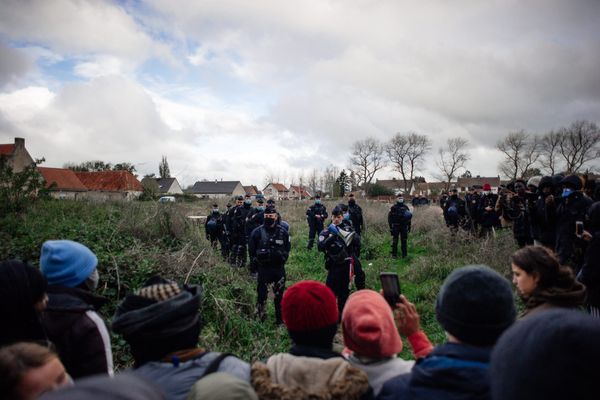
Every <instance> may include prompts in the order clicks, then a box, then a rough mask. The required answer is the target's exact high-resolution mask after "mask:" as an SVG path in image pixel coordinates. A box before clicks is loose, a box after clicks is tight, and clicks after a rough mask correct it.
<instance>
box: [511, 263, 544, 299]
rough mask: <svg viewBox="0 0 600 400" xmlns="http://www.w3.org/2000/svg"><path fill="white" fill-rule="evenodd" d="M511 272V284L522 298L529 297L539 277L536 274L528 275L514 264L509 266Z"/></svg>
mask: <svg viewBox="0 0 600 400" xmlns="http://www.w3.org/2000/svg"><path fill="white" fill-rule="evenodd" d="M511 268H512V272H513V283H514V284H515V286H516V287H517V290H518V291H519V293H521V295H522V296H529V295H531V293H533V291H534V290H535V288H536V287H537V284H538V281H539V276H538V274H537V273H536V272H533V273H532V274H528V273H527V272H525V271H524V270H522V269H521V268H519V267H518V266H517V265H515V264H514V263H513V264H512V265H511Z"/></svg>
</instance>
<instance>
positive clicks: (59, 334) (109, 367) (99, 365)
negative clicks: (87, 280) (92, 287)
mask: <svg viewBox="0 0 600 400" xmlns="http://www.w3.org/2000/svg"><path fill="white" fill-rule="evenodd" d="M48 299H49V300H48V307H47V308H46V310H45V312H44V314H43V317H42V323H43V325H44V328H45V329H46V333H47V335H48V338H49V339H50V341H52V342H53V343H54V344H55V345H56V348H57V350H58V355H59V356H60V360H61V361H62V363H63V364H64V366H65V368H66V370H67V372H68V373H69V374H70V375H71V376H72V377H73V378H81V377H84V376H89V375H95V374H109V375H112V374H113V359H112V350H111V345H110V335H109V333H108V329H107V328H106V324H105V323H104V321H103V320H102V318H101V317H100V316H99V315H98V313H96V311H95V310H98V309H99V308H100V307H101V306H102V305H103V304H105V303H106V301H107V299H106V298H104V297H100V296H97V295H94V294H93V293H90V292H88V291H86V290H83V289H79V288H68V287H63V286H48Z"/></svg>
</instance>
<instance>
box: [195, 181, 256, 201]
mask: <svg viewBox="0 0 600 400" xmlns="http://www.w3.org/2000/svg"><path fill="white" fill-rule="evenodd" d="M188 193H189V194H193V195H194V196H196V197H199V198H202V199H219V198H228V197H236V196H244V195H245V194H246V191H245V190H244V186H242V183H241V182H240V181H216V180H215V181H198V182H196V183H194V186H193V187H192V188H191V189H190V190H188Z"/></svg>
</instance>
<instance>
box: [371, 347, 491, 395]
mask: <svg viewBox="0 0 600 400" xmlns="http://www.w3.org/2000/svg"><path fill="white" fill-rule="evenodd" d="M491 351H492V348H491V347H486V348H483V347H473V346H468V345H463V344H457V343H446V344H444V345H441V346H438V347H436V348H435V349H434V350H433V351H432V352H431V353H430V354H429V356H427V357H425V358H423V359H421V360H419V361H417V363H416V364H415V366H414V367H413V369H412V371H411V373H410V374H404V375H400V376H397V377H395V378H392V379H391V380H389V381H388V382H386V383H385V384H384V385H383V389H381V392H380V394H379V396H378V397H377V398H378V399H382V400H390V399H398V400H405V399H406V400H413V399H418V400H429V399H431V400H459V399H482V400H483V399H491V393H490V376H489V372H488V368H489V362H490V354H491Z"/></svg>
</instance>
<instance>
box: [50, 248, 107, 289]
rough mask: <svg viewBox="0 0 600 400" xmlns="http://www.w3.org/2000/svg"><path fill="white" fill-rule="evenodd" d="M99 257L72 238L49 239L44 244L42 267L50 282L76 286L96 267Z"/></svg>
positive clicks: (51, 283)
mask: <svg viewBox="0 0 600 400" xmlns="http://www.w3.org/2000/svg"><path fill="white" fill-rule="evenodd" d="M97 265H98V259H97V258H96V255H95V254H94V253H92V251H91V250H90V249H88V248H87V247H86V246H84V245H82V244H81V243H77V242H73V241H71V240H48V241H46V242H44V244H43V245H42V255H41V256H40V269H41V270H42V273H43V274H44V275H45V276H46V279H48V284H50V285H59V286H67V287H75V286H77V285H79V284H81V283H82V282H83V281H85V280H86V279H87V278H88V277H89V276H90V275H91V274H92V272H94V269H96V266H97Z"/></svg>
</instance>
